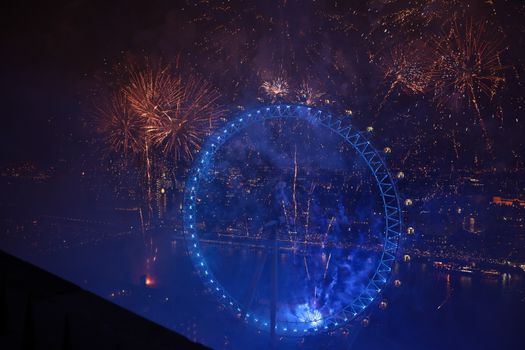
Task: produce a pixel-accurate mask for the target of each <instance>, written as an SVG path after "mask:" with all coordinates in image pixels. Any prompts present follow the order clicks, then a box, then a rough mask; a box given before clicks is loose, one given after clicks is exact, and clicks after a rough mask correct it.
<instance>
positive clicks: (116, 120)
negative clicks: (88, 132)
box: [97, 91, 143, 159]
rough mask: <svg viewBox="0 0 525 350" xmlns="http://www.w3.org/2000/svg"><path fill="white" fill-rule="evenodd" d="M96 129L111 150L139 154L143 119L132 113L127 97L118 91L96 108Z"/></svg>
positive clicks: (119, 152) (126, 155)
mask: <svg viewBox="0 0 525 350" xmlns="http://www.w3.org/2000/svg"><path fill="white" fill-rule="evenodd" d="M97 114H98V122H99V123H98V124H99V125H98V131H99V132H100V133H102V134H103V136H104V138H105V142H106V144H107V145H108V146H109V148H110V150H111V151H112V152H115V153H118V154H123V155H124V158H125V159H127V158H128V152H131V153H133V154H139V153H141V152H142V151H141V150H142V147H143V130H142V128H143V121H142V120H141V119H140V118H137V116H136V115H135V114H134V113H133V111H132V110H131V108H130V106H129V103H128V101H127V98H126V96H125V95H124V94H122V93H121V92H120V91H117V92H116V93H114V94H113V95H112V96H111V99H110V101H109V102H108V103H107V104H105V105H104V106H102V107H100V108H98V110H97Z"/></svg>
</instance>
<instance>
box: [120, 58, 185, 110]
mask: <svg viewBox="0 0 525 350" xmlns="http://www.w3.org/2000/svg"><path fill="white" fill-rule="evenodd" d="M128 74H129V81H128V83H127V84H126V85H125V86H124V87H123V92H124V93H125V94H126V96H127V98H128V101H129V103H130V105H131V107H132V108H133V110H134V111H135V112H136V113H137V114H138V115H139V116H141V117H144V118H146V119H150V118H156V117H158V116H159V115H162V114H164V113H169V111H170V109H171V108H172V107H173V106H175V105H177V103H179V102H180V99H181V98H182V92H183V91H182V88H181V81H180V79H175V78H174V77H173V75H172V74H171V71H170V66H169V65H166V66H162V65H159V66H158V67H151V66H149V65H148V66H146V68H144V69H140V68H137V67H135V66H130V67H129V70H128Z"/></svg>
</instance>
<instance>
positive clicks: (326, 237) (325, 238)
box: [323, 216, 335, 247]
mask: <svg viewBox="0 0 525 350" xmlns="http://www.w3.org/2000/svg"><path fill="white" fill-rule="evenodd" d="M334 221H335V216H332V218H331V219H330V222H329V223H328V227H327V228H326V233H325V235H324V239H323V247H324V246H325V244H326V240H327V239H328V233H329V232H330V229H331V228H332V225H333V223H334Z"/></svg>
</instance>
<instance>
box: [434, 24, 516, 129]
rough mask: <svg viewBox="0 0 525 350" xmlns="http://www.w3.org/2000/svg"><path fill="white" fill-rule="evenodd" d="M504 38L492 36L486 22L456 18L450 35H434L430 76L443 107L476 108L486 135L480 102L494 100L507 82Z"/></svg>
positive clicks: (437, 98)
mask: <svg viewBox="0 0 525 350" xmlns="http://www.w3.org/2000/svg"><path fill="white" fill-rule="evenodd" d="M500 43H501V38H497V37H495V36H494V35H488V33H487V32H486V31H485V26H484V24H483V23H477V24H474V23H473V22H472V21H466V23H465V24H464V25H461V24H459V23H458V22H457V21H454V22H453V23H452V25H451V29H450V31H449V33H447V35H444V36H443V37H437V38H434V40H433V41H432V45H431V46H432V48H433V50H434V57H435V59H434V61H433V64H432V67H431V71H430V75H431V81H432V92H433V93H434V97H435V100H436V102H437V103H438V105H439V106H443V107H448V108H458V107H460V106H461V104H462V103H465V102H466V103H467V104H468V105H469V106H471V107H473V108H474V110H475V111H476V115H477V117H478V121H479V123H480V126H481V128H482V129H483V132H484V134H485V135H486V133H487V130H486V126H485V121H484V119H483V117H482V115H481V111H480V101H481V100H482V99H483V98H484V97H486V98H488V99H489V100H492V99H493V98H494V96H495V95H496V94H497V93H498V92H499V90H500V89H501V88H502V87H503V85H504V82H505V75H504V71H505V69H506V67H505V66H503V65H502V64H501V61H500V54H501V52H502V50H503V49H502V48H501V46H500Z"/></svg>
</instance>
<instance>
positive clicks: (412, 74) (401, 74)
mask: <svg viewBox="0 0 525 350" xmlns="http://www.w3.org/2000/svg"><path fill="white" fill-rule="evenodd" d="M425 56H426V53H425V52H424V50H423V48H415V47H413V46H406V47H405V46H403V47H401V46H395V47H393V48H392V49H391V50H390V55H388V56H387V57H385V58H382V59H381V67H382V70H383V79H384V81H386V82H388V84H390V85H389V88H388V90H387V91H386V93H385V95H384V97H383V99H382V101H381V103H380V104H379V108H378V112H377V113H379V112H380V111H381V109H382V108H383V106H384V104H385V103H386V101H387V99H388V98H389V97H390V95H391V94H392V93H393V92H394V91H396V89H397V88H399V89H401V91H403V92H404V93H405V94H408V95H415V94H423V93H425V92H426V91H427V88H428V86H429V83H430V76H429V71H428V64H427V61H426V60H425V59H424V57H425Z"/></svg>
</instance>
